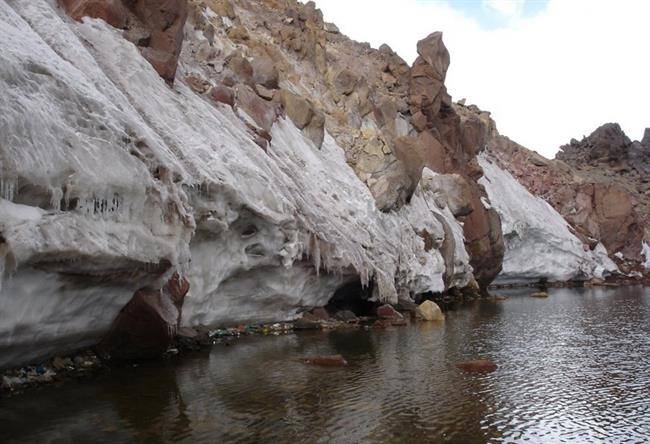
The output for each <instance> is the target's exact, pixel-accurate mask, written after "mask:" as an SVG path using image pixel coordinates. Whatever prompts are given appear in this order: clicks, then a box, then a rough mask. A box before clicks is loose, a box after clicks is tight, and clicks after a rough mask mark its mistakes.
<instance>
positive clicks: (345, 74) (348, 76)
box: [334, 69, 359, 95]
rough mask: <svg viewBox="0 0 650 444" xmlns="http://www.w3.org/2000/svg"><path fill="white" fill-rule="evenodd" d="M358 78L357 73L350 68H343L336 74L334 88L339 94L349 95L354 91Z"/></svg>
mask: <svg viewBox="0 0 650 444" xmlns="http://www.w3.org/2000/svg"><path fill="white" fill-rule="evenodd" d="M358 80H359V78H358V76H357V75H356V74H355V73H353V72H352V71H350V70H349V69H342V70H340V71H339V72H338V73H337V74H336V76H334V89H335V90H336V92H337V93H339V94H343V95H349V94H351V93H352V91H354V87H355V86H356V85H357V81H358Z"/></svg>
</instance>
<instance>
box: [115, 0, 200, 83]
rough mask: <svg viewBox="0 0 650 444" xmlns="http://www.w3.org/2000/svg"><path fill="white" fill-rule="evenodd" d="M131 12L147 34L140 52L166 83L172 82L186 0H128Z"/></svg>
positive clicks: (185, 12) (183, 22) (184, 18)
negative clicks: (147, 39)
mask: <svg viewBox="0 0 650 444" xmlns="http://www.w3.org/2000/svg"><path fill="white" fill-rule="evenodd" d="M126 5H127V6H129V8H130V9H131V11H133V13H134V14H135V15H136V16H137V17H138V19H140V21H141V22H142V23H143V24H144V26H145V28H146V29H147V30H148V31H149V33H150V38H149V41H148V45H147V46H146V47H145V48H142V55H143V56H144V58H145V59H147V61H148V62H149V63H151V65H152V66H153V67H154V69H155V70H156V71H157V72H158V74H160V77H162V78H163V79H164V80H165V81H166V82H167V83H170V84H171V83H173V82H174V77H175V76H176V66H177V65H178V57H179V55H180V53H181V47H182V44H183V27H184V26H185V21H186V20H187V12H188V8H187V1H186V0H129V1H128V2H126Z"/></svg>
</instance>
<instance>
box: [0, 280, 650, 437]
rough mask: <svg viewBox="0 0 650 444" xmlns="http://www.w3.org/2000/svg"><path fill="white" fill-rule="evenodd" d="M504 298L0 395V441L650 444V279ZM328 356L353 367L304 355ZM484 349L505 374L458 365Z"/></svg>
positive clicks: (252, 341)
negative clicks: (443, 316)
mask: <svg viewBox="0 0 650 444" xmlns="http://www.w3.org/2000/svg"><path fill="white" fill-rule="evenodd" d="M499 293H501V294H509V295H510V298H509V299H507V300H505V301H500V302H491V301H477V302H475V303H471V304H468V305H464V306H462V307H458V308H456V309H455V310H452V311H448V312H447V321H446V322H445V323H443V324H434V323H419V324H414V325H412V326H409V327H399V328H394V329H390V330H375V331H363V330H353V331H332V332H324V333H320V332H318V333H306V334H298V335H293V334H291V335H287V336H270V337H251V338H245V339H241V340H239V341H238V342H236V343H234V344H233V345H231V346H228V347H226V346H223V345H218V346H215V347H213V348H212V349H210V350H207V351H205V352H201V353H196V354H190V355H184V356H183V357H182V358H178V359H174V360H171V361H164V362H153V363H149V364H146V365H140V366H138V367H127V368H120V369H114V370H112V371H110V372H104V373H102V374H100V375H99V376H97V377H95V378H93V379H91V380H82V381H68V382H65V383H63V384H61V385H59V386H50V387H44V388H40V389H36V390H33V391H29V392H27V393H24V394H22V395H18V396H14V397H11V398H5V399H0V441H2V442H21V443H23V442H84V443H85V442H88V443H100V442H106V443H116V442H142V443H145V442H147V443H148V442H207V443H218V442H243V443H256V442H260V443H261V442H273V443H285V442H291V443H302V442H305V443H318V442H323V443H325V442H327V443H329V442H338V443H356V442H387V443H401V442H408V443H411V442H417V443H420V442H422V443H426V442H462V443H473V442H476V443H482V442H522V441H526V442H544V443H550V442H603V441H607V442H644V441H645V442H647V441H650V289H648V288H646V289H644V288H641V287H628V288H618V289H571V290H569V289H557V290H553V289H551V290H550V291H549V293H550V297H549V298H548V299H536V298H532V297H530V296H528V294H530V293H531V291H530V290H525V291H522V290H517V291H508V292H506V291H501V292H499ZM335 353H340V354H342V355H343V356H344V357H345V358H346V359H347V360H348V362H349V366H348V367H343V368H321V367H315V366H310V365H306V364H303V363H302V362H300V358H302V357H305V356H310V355H316V354H335ZM478 357H484V358H489V359H491V360H493V361H494V362H495V363H497V364H498V366H499V367H498V369H497V370H496V371H495V372H493V373H490V374H467V373H463V372H461V371H460V370H458V369H456V367H455V363H457V362H458V361H462V360H468V359H475V358H478Z"/></svg>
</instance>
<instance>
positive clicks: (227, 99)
mask: <svg viewBox="0 0 650 444" xmlns="http://www.w3.org/2000/svg"><path fill="white" fill-rule="evenodd" d="M210 97H212V100H214V101H215V102H221V103H225V104H226V105H230V106H234V104H235V92H234V91H233V90H232V89H231V88H228V87H227V86H215V87H214V88H212V89H211V90H210Z"/></svg>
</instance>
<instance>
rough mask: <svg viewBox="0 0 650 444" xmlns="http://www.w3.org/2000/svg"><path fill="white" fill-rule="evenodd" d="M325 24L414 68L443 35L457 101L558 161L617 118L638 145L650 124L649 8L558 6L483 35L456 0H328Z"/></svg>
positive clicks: (594, 0) (630, 4)
mask: <svg viewBox="0 0 650 444" xmlns="http://www.w3.org/2000/svg"><path fill="white" fill-rule="evenodd" d="M318 6H319V7H320V8H321V9H322V10H323V13H324V15H325V19H326V20H328V21H332V22H334V23H336V24H337V25H339V27H340V28H341V31H342V32H344V33H345V34H347V35H348V36H350V37H352V38H354V39H356V40H360V41H368V42H370V43H371V44H372V45H373V46H374V47H378V46H379V45H380V44H382V43H388V44H389V45H390V46H391V47H392V48H393V49H394V50H395V51H397V52H398V53H399V54H400V55H401V56H402V57H404V58H405V59H406V60H407V62H409V63H411V62H412V61H413V60H414V59H415V57H416V55H417V54H416V51H415V45H416V42H417V41H418V40H420V39H422V38H423V37H425V36H426V35H428V34H429V33H430V32H433V31H436V30H442V31H443V33H444V37H443V38H444V41H445V44H446V45H447V47H448V48H449V51H450V53H451V66H450V68H449V72H448V73H447V82H446V83H447V87H448V90H449V92H450V93H451V94H452V96H453V97H454V99H460V98H462V97H466V98H467V101H468V103H476V104H477V105H478V106H479V107H481V108H483V109H486V110H489V111H492V115H493V117H494V118H495V120H496V122H497V125H498V127H499V131H500V132H501V133H502V134H504V135H507V136H509V137H510V138H511V139H513V140H515V141H517V142H519V143H521V144H522V145H524V146H527V147H529V148H531V149H535V150H537V151H539V152H541V153H542V154H544V155H546V156H549V157H552V156H553V155H554V154H555V152H556V151H557V149H558V148H559V146H560V145H562V144H564V143H568V141H569V140H570V139H571V138H573V137H575V138H578V139H579V138H581V137H582V136H583V135H586V134H589V133H590V132H591V131H593V130H594V129H595V128H596V127H598V126H599V125H601V124H603V123H605V122H618V123H620V124H621V126H622V127H623V129H624V130H625V131H626V133H627V134H628V135H629V136H630V138H632V139H639V138H641V137H642V134H643V129H644V128H645V126H650V26H648V17H650V2H648V1H639V0H616V1H614V0H612V1H600V0H571V1H566V0H551V1H550V2H549V4H548V5H547V7H546V9H545V10H543V11H542V12H540V13H539V14H537V15H536V16H534V17H528V18H525V17H518V18H517V20H510V21H509V24H508V26H507V27H505V28H500V29H496V30H485V29H482V28H481V27H480V26H479V25H478V23H476V21H474V20H473V19H471V18H468V17H466V16H464V15H463V14H462V13H461V12H459V11H458V10H456V9H454V8H451V7H450V6H449V5H448V4H447V3H445V2H442V1H439V0H434V1H417V0H400V1H399V2H397V1H388V0H354V1H349V0H319V1H318Z"/></svg>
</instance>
